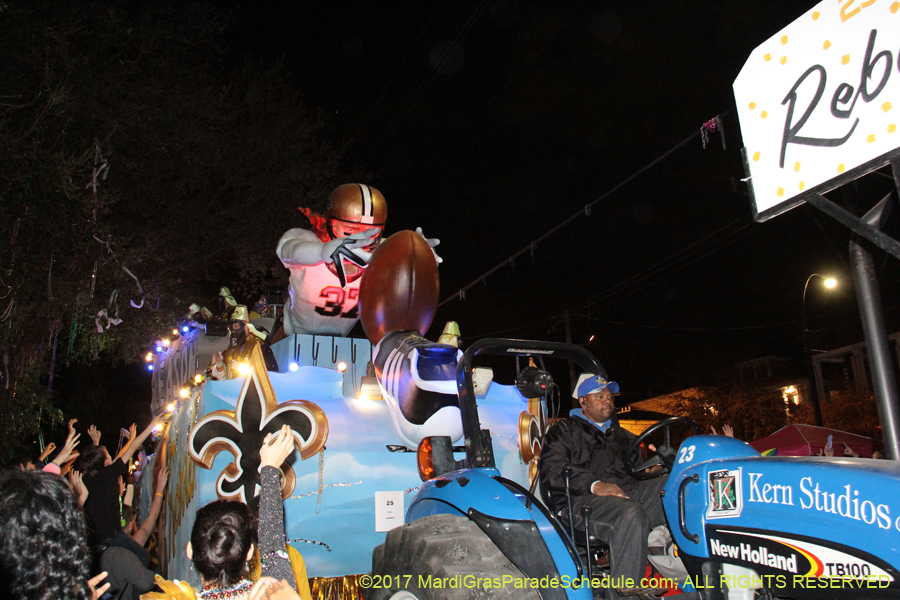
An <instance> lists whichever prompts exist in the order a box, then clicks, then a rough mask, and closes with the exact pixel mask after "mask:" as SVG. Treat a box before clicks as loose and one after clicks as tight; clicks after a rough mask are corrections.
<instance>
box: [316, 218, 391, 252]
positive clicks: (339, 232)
mask: <svg viewBox="0 0 900 600" xmlns="http://www.w3.org/2000/svg"><path fill="white" fill-rule="evenodd" d="M371 229H377V230H378V233H377V234H375V238H374V239H373V240H372V244H369V245H367V246H366V249H369V248H370V247H371V246H373V245H374V244H376V243H377V242H378V241H379V240H380V239H381V233H382V232H383V231H384V225H376V224H374V223H373V224H371V225H368V224H366V223H354V222H353V221H344V220H343V219H335V218H333V217H332V218H329V219H328V233H329V234H330V235H331V237H332V238H335V239H336V238H342V237H348V236H351V235H353V234H354V233H362V232H364V231H369V230H371Z"/></svg>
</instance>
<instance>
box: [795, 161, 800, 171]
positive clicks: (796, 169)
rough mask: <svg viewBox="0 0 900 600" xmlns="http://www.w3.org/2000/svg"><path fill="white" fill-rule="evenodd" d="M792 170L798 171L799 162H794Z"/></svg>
mask: <svg viewBox="0 0 900 600" xmlns="http://www.w3.org/2000/svg"><path fill="white" fill-rule="evenodd" d="M794 170H795V171H798V172H799V171H800V163H799V162H795V163H794Z"/></svg>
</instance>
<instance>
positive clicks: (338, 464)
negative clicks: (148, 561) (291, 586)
mask: <svg viewBox="0 0 900 600" xmlns="http://www.w3.org/2000/svg"><path fill="white" fill-rule="evenodd" d="M417 253H418V254H417ZM429 260H430V261H431V262H430V264H429V263H428V261H429ZM423 265H424V270H423ZM436 269H437V267H436V263H435V259H434V257H433V256H432V253H431V249H430V248H429V247H428V245H427V244H425V242H424V239H423V238H422V237H421V236H419V235H417V234H415V233H413V232H408V231H407V232H400V233H398V234H395V235H394V236H392V237H391V238H388V239H386V240H384V241H383V243H382V244H381V246H380V247H379V250H378V251H377V252H376V253H375V254H374V255H373V257H372V259H371V261H370V263H369V265H368V269H367V271H366V278H367V279H365V281H364V284H363V287H362V289H361V291H360V295H359V298H360V312H361V313H362V319H363V324H364V327H365V329H366V331H367V333H368V335H369V338H371V339H359V338H349V337H340V336H331V335H316V334H290V335H287V336H286V337H284V338H283V339H281V340H279V341H277V342H275V343H272V344H271V345H269V346H268V347H269V348H270V350H271V354H270V356H269V358H268V360H267V358H266V357H264V350H266V348H265V347H266V345H265V344H263V343H262V341H261V340H260V339H259V338H257V336H256V335H254V333H252V332H249V331H248V332H247V335H246V339H243V338H242V339H241V340H240V341H241V344H242V346H241V348H240V349H239V351H236V352H232V351H231V350H232V347H233V346H234V342H233V340H234V339H235V335H234V332H235V331H236V330H239V329H240V328H241V326H242V325H244V324H245V323H244V322H242V321H241V320H234V319H233V320H232V321H231V322H230V323H231V325H230V326H229V327H226V326H225V325H224V324H222V323H211V324H207V325H206V326H201V327H191V326H190V325H184V326H183V328H182V329H181V330H179V335H178V336H172V337H173V338H174V339H169V340H168V345H167V346H163V345H160V347H159V348H158V349H157V350H158V351H157V352H155V353H151V355H148V358H149V359H151V360H150V362H149V364H148V368H150V369H151V371H152V374H153V375H152V387H153V396H152V397H153V400H152V402H153V404H152V409H153V412H154V414H159V413H160V412H168V413H170V414H171V419H170V420H169V422H168V424H167V426H166V427H165V430H164V432H163V434H162V435H163V438H162V445H161V448H164V451H161V452H157V453H156V457H157V458H158V457H160V456H163V457H166V460H167V462H168V465H169V472H170V475H169V493H168V495H167V498H166V504H165V509H164V515H163V518H162V519H161V521H160V527H159V535H158V554H159V558H160V570H161V572H162V573H164V574H165V575H166V576H167V577H168V578H170V579H172V578H174V579H181V580H186V581H188V582H190V583H192V584H193V585H195V586H196V585H198V584H199V580H198V579H197V575H196V573H195V572H193V571H192V570H191V569H190V562H189V560H188V559H187V556H186V555H185V546H186V544H187V542H188V540H189V538H190V533H191V527H192V525H193V521H194V515H195V513H196V511H197V509H198V508H199V507H201V506H203V505H204V504H206V503H208V502H211V501H213V500H216V499H217V498H228V499H235V500H240V501H244V502H250V503H251V504H252V499H253V498H254V496H256V494H257V493H258V490H259V488H258V481H259V478H258V472H257V469H258V468H259V455H258V449H259V447H260V445H261V443H262V439H263V437H264V436H265V435H266V433H269V432H272V431H275V430H277V429H278V428H280V427H281V425H282V424H288V425H290V426H291V429H292V430H293V432H294V437H295V445H296V448H297V451H296V452H295V453H294V455H293V457H291V458H289V459H288V461H287V463H288V464H287V466H285V467H284V469H283V475H284V477H283V489H282V493H283V497H284V509H285V525H286V532H287V538H288V540H289V541H290V542H289V543H291V544H292V545H293V546H294V547H295V548H296V549H297V550H299V551H300V553H301V554H302V555H303V558H304V560H305V563H306V568H307V572H308V574H309V576H310V583H311V585H312V589H313V595H314V597H331V598H337V597H358V596H359V595H358V593H357V592H358V588H357V578H358V576H359V575H360V574H364V573H367V572H369V571H370V570H371V560H372V551H373V549H374V548H375V547H376V546H378V545H379V544H382V543H383V542H384V540H385V535H386V532H387V531H388V530H390V529H391V528H393V527H396V526H398V525H402V524H403V522H404V515H405V506H407V504H408V499H409V498H410V495H411V494H414V493H415V492H416V490H417V489H418V487H419V485H420V484H421V483H422V478H420V475H419V468H418V465H417V453H416V449H417V445H418V443H419V441H420V440H421V439H422V438H424V437H426V436H431V435H443V436H449V437H450V438H451V439H452V440H453V442H454V443H457V442H459V440H460V439H461V438H462V434H463V429H462V424H461V421H460V412H459V407H458V403H457V395H456V394H457V392H456V379H455V371H456V364H457V361H458V359H459V357H460V356H461V351H460V350H459V348H458V347H457V344H456V337H457V336H456V335H454V333H456V334H458V328H457V327H456V326H455V324H448V327H447V328H446V330H447V333H446V335H443V336H442V337H441V341H442V342H443V343H438V342H430V341H429V340H427V339H425V338H424V337H423V335H422V334H424V333H425V332H426V331H427V329H428V326H429V325H430V323H431V319H432V317H433V315H434V309H435V307H436V299H437V272H436ZM423 273H424V274H426V275H428V277H423ZM415 277H418V279H417V280H415ZM397 282H400V283H399V285H398V284H397ZM240 308H242V307H238V310H239V309H240ZM243 315H244V318H246V317H247V316H248V315H247V313H246V312H245V313H243ZM248 321H249V322H247V323H246V325H248V326H250V327H247V329H248V330H251V329H252V331H255V332H259V331H265V330H269V331H271V329H272V326H273V319H272V318H265V317H261V318H259V319H252V320H248ZM195 324H196V323H195ZM373 342H374V344H373ZM266 352H268V350H266ZM223 353H224V358H225V360H224V361H223ZM272 358H274V363H276V364H277V369H275V370H269V369H267V368H266V363H267V362H268V363H269V366H270V368H271V367H272V366H273V361H272ZM223 362H228V363H229V364H228V370H229V371H233V372H230V373H229V375H230V376H231V378H223V379H221V380H216V379H214V378H211V377H209V376H208V375H212V377H215V376H216V374H215V371H216V369H217V368H220V369H221V368H222V367H223V365H222V363H223ZM208 365H209V372H208V373H207V371H208ZM475 378H476V387H477V392H476V393H477V394H478V402H479V405H480V406H481V419H482V426H483V427H485V428H489V429H490V431H491V436H492V443H493V448H494V452H495V455H496V460H497V466H498V467H499V468H500V469H502V471H503V473H504V475H505V476H506V477H508V478H511V479H513V480H515V481H517V482H519V483H521V484H522V485H524V486H526V487H527V486H528V485H529V483H530V479H531V477H533V476H534V475H535V472H536V457H535V454H536V450H537V448H535V447H534V443H535V441H536V439H537V437H538V435H539V434H540V432H541V429H542V428H543V426H545V423H546V419H545V411H544V405H543V403H542V402H541V401H540V400H528V399H526V398H525V397H523V396H522V395H521V394H520V393H519V391H518V390H517V389H516V387H515V386H507V385H500V384H497V383H494V382H492V373H491V370H490V369H487V368H479V369H477V370H476V373H475ZM152 467H153V465H150V467H149V468H151V469H152ZM143 493H144V495H145V496H146V497H145V498H144V499H143V500H144V502H149V500H150V498H149V494H150V490H149V489H145V490H144V491H143Z"/></svg>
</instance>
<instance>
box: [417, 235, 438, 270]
mask: <svg viewBox="0 0 900 600" xmlns="http://www.w3.org/2000/svg"><path fill="white" fill-rule="evenodd" d="M416 233H418V234H419V235H421V236H422V239H423V240H425V242H426V243H427V244H428V247H429V248H431V253H432V254H434V260H436V261H437V264H441V263H442V262H444V259H443V258H441V257H440V256H438V253H437V252H435V251H434V247H435V246H437V245H438V244H440V243H441V240H439V239H437V238H427V237H425V234H424V233H422V228H421V227H416Z"/></svg>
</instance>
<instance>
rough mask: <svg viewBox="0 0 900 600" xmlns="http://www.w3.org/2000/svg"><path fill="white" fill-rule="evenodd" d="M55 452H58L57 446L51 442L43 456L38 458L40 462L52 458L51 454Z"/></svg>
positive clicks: (42, 453)
mask: <svg viewBox="0 0 900 600" xmlns="http://www.w3.org/2000/svg"><path fill="white" fill-rule="evenodd" d="M54 450H56V444H54V443H53V442H50V443H49V444H47V446H46V447H45V448H44V451H43V452H41V455H40V456H38V460H41V461H42V460H44V459H45V458H47V457H48V456H50V453H51V452H53V451H54Z"/></svg>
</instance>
